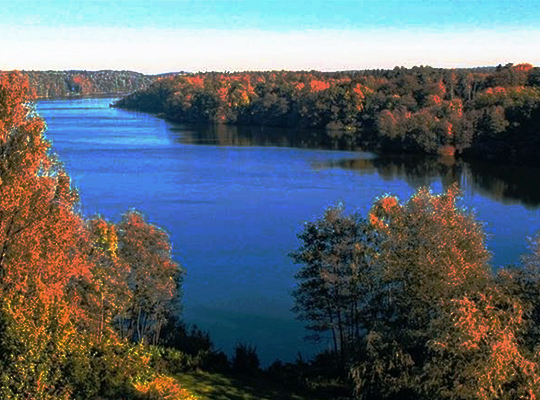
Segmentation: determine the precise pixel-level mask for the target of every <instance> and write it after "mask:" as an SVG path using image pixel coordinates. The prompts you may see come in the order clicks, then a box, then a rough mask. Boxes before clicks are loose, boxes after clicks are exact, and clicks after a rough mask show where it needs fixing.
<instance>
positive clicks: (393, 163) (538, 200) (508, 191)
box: [321, 156, 540, 208]
mask: <svg viewBox="0 0 540 400" xmlns="http://www.w3.org/2000/svg"><path fill="white" fill-rule="evenodd" d="M321 167H327V168H343V169H349V170H355V171H359V172H361V173H364V174H372V173H377V174H378V175H379V176H380V177H381V178H383V179H385V180H388V181H390V180H394V179H402V180H404V181H406V182H407V183H409V184H410V185H411V186H414V187H418V186H428V185H431V184H432V183H433V182H435V181H438V180H440V181H441V182H442V186H443V188H445V189H446V188H448V187H449V186H450V185H452V184H454V183H457V184H458V186H459V187H460V188H462V189H463V190H467V191H472V192H476V193H479V194H481V195H483V196H486V197H489V198H491V199H493V200H496V201H498V202H500V203H503V204H512V203H519V204H522V205H524V206H525V207H527V208H537V207H538V206H540V169H538V168H527V167H519V166H508V165H494V164H485V163H470V162H465V161H463V160H460V159H454V158H447V157H423V156H401V157H379V158H375V159H365V158H360V159H345V160H338V161H331V162H328V163H326V164H325V165H324V166H323V165H321Z"/></svg>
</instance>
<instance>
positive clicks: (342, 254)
mask: <svg viewBox="0 0 540 400" xmlns="http://www.w3.org/2000/svg"><path fill="white" fill-rule="evenodd" d="M298 237H299V239H300V240H301V241H302V244H301V246H300V247H299V248H298V249H297V250H296V251H294V252H292V253H291V254H290V255H291V257H292V259H293V260H294V262H295V263H297V264H300V265H301V266H302V267H301V268H300V269H299V270H298V272H297V273H296V274H295V278H296V279H297V281H298V283H297V287H296V288H295V290H294V291H293V296H294V299H295V307H294V309H293V310H294V311H295V312H296V313H297V315H298V318H300V319H302V320H304V321H307V322H308V324H307V328H308V329H310V330H312V331H314V332H315V335H314V338H315V339H318V338H320V334H322V333H324V332H328V331H329V332H330V333H331V335H332V342H333V346H334V351H335V353H336V354H339V355H340V356H343V355H344V354H345V353H346V351H347V350H348V349H351V348H352V345H353V344H354V343H355V342H356V341H357V340H358V339H359V337H360V335H361V334H362V329H363V326H362V322H363V321H364V319H365V317H366V314H365V310H363V302H364V297H365V295H366V292H367V291H368V290H369V289H368V286H367V285H368V284H369V283H368V282H366V275H367V274H368V271H369V268H370V265H371V259H372V258H373V257H374V255H375V245H374V244H375V237H374V236H373V235H372V234H371V232H370V230H369V226H368V223H367V222H366V221H365V220H363V219H361V218H360V217H359V216H357V215H350V216H346V215H344V213H343V208H342V207H341V206H338V207H331V208H328V209H327V210H326V211H325V213H324V215H323V217H322V218H320V219H318V220H316V221H314V222H308V223H306V225H305V227H304V230H303V232H302V233H300V234H299V235H298Z"/></svg>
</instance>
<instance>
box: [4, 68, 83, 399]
mask: <svg viewBox="0 0 540 400" xmlns="http://www.w3.org/2000/svg"><path fill="white" fill-rule="evenodd" d="M31 101H32V92H31V90H30V89H29V87H28V82H27V81H26V80H25V79H23V78H22V76H21V75H20V74H19V73H9V74H7V73H3V74H1V75H0V299H1V300H0V302H1V303H0V310H1V317H2V335H1V339H0V346H1V347H2V353H3V354H4V355H5V357H4V358H3V362H2V371H1V376H2V383H1V386H0V392H1V397H3V398H12V397H17V396H22V397H25V398H28V397H32V398H33V397H34V396H37V397H40V398H61V397H64V396H67V395H68V393H69V389H68V388H67V387H66V386H65V385H61V384H59V382H60V380H61V376H62V373H61V367H62V359H63V357H65V356H66V354H67V353H69V351H70V348H71V346H73V345H74V343H76V342H77V331H76V326H75V324H74V319H75V317H76V316H77V315H78V313H79V308H78V299H77V298H76V297H71V296H69V293H68V291H67V290H66V288H67V286H68V285H69V283H70V282H71V280H72V279H75V278H78V277H81V276H88V275H89V273H90V271H89V264H88V261H87V260H86V257H85V255H84V254H83V253H82V252H80V251H79V250H78V249H79V247H80V246H79V242H80V241H84V240H85V238H86V235H85V229H84V224H83V221H82V220H81V218H80V217H79V215H78V214H77V213H76V205H77V200H78V196H77V193H76V191H75V190H73V189H72V187H71V185H70V180H69V177H68V176H67V175H66V174H65V173H64V172H63V171H62V169H61V166H60V165H59V164H58V163H55V162H54V160H53V158H52V157H51V156H50V155H49V153H48V150H49V143H48V142H47V141H46V140H45V138H44V136H43V131H44V129H45V124H44V122H43V120H42V119H41V118H39V117H38V116H37V115H36V113H35V111H34V110H33V108H32V105H31ZM12 377H18V378H16V379H13V378H12Z"/></svg>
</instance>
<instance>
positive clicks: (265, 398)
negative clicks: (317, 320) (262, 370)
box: [175, 372, 318, 400]
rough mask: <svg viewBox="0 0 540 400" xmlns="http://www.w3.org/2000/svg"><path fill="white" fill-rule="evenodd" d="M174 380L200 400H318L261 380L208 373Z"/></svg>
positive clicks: (193, 373)
mask: <svg viewBox="0 0 540 400" xmlns="http://www.w3.org/2000/svg"><path fill="white" fill-rule="evenodd" d="M175 378H176V379H177V380H178V382H179V383H180V384H181V385H182V387H183V388H185V389H187V390H188V391H189V392H190V393H191V394H193V395H195V396H197V397H198V398H199V399H200V400H318V399H315V398H313V397H312V396H309V397H306V396H301V395H299V394H295V393H291V392H290V391H288V390H287V389H285V388H283V387H278V386H277V385H276V384H274V383H270V382H268V381H265V380H263V379H261V378H252V379H250V378H245V379H243V380H240V379H237V378H233V377H230V376H226V375H222V374H216V373H209V372H192V373H187V374H182V375H177V376H176V377H175Z"/></svg>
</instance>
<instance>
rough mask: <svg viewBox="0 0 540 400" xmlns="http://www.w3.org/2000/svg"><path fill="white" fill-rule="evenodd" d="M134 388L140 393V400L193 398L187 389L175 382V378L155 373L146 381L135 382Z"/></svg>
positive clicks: (189, 399)
mask: <svg viewBox="0 0 540 400" xmlns="http://www.w3.org/2000/svg"><path fill="white" fill-rule="evenodd" d="M135 388H136V389H137V391H138V392H139V393H140V394H139V396H137V398H138V399H140V400H195V399H196V397H194V396H192V395H190V394H189V393H188V391H187V390H185V389H182V387H181V386H180V385H179V384H178V383H177V382H176V380H175V379H173V378H171V377H168V376H163V375H157V376H156V377H155V378H154V379H153V380H151V381H149V382H146V383H136V384H135Z"/></svg>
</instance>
